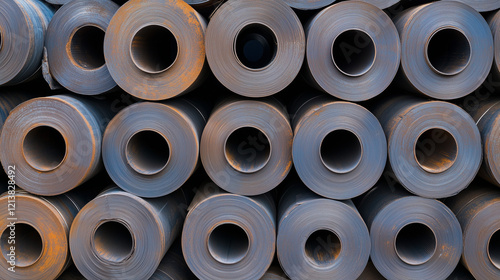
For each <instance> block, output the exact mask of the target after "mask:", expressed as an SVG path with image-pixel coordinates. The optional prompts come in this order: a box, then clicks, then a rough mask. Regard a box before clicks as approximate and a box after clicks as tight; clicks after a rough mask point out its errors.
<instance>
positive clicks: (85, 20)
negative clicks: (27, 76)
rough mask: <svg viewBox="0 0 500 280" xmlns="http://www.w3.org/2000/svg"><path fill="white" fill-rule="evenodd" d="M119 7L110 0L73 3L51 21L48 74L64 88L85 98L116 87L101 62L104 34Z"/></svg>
mask: <svg viewBox="0 0 500 280" xmlns="http://www.w3.org/2000/svg"><path fill="white" fill-rule="evenodd" d="M117 10H118V5H117V4H115V3H114V2H113V1H111V0H90V1H88V0H75V1H72V2H71V3H68V4H67V5H64V6H62V7H61V8H60V9H59V10H58V11H57V12H56V13H55V14H54V17H53V18H52V20H51V21H50V24H49V27H48V29H47V36H46V40H45V42H46V44H45V47H46V48H47V55H48V64H49V67H50V73H51V74H52V75H53V76H54V78H55V79H56V80H57V82H59V84H61V85H62V86H63V87H65V88H66V89H68V90H70V91H72V92H75V93H79V94H84V95H96V94H100V93H103V92H107V91H109V90H111V89H113V88H114V87H115V86H116V83H115V81H113V78H111V75H110V74H109V71H108V67H107V66H106V63H105V61H104V49H103V44H104V35H105V32H106V29H107V28H108V24H109V22H110V21H111V18H112V17H113V15H114V14H115V12H116V11H117Z"/></svg>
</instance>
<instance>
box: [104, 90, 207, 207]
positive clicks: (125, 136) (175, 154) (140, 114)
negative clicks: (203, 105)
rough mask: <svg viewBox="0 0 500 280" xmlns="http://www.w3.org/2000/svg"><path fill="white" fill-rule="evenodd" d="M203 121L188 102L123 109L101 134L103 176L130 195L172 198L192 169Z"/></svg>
mask: <svg viewBox="0 0 500 280" xmlns="http://www.w3.org/2000/svg"><path fill="white" fill-rule="evenodd" d="M206 118H207V117H206V116H204V115H203V114H202V113H201V111H200V110H199V109H198V108H197V106H196V105H195V103H193V102H191V101H190V100H188V99H181V100H178V99H177V100H170V101H166V102H164V103H152V102H141V103H136V104H133V105H131V106H128V107H127V108H125V109H123V110H122V111H120V112H119V113H118V114H117V115H116V116H115V117H114V118H113V119H112V120H111V122H110V123H109V124H108V126H107V128H106V131H105V133H104V138H103V161H104V165H105V167H106V170H107V171H108V173H109V175H110V177H111V178H112V179H113V181H114V182H115V183H116V184H117V185H118V186H119V187H120V188H122V189H124V190H126V191H128V192H131V193H133V194H135V195H138V196H141V197H160V196H164V195H167V194H170V193H172V192H173V191H175V190H177V189H178V188H179V187H181V186H182V185H183V184H184V183H185V182H186V181H187V180H188V178H189V177H190V176H191V175H192V174H193V172H194V171H195V170H196V168H197V166H198V154H199V149H200V144H199V142H200V138H201V134H202V131H203V128H204V126H205V123H206Z"/></svg>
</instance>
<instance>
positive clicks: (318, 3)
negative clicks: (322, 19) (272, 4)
mask: <svg viewBox="0 0 500 280" xmlns="http://www.w3.org/2000/svg"><path fill="white" fill-rule="evenodd" d="M284 1H285V3H287V4H288V6H290V7H292V8H294V9H298V10H317V9H321V8H324V7H326V6H329V5H331V4H332V3H334V2H335V1H336V0H284Z"/></svg>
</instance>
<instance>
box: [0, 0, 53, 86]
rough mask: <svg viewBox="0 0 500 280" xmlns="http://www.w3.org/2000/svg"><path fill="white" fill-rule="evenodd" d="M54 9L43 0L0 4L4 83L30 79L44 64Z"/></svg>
mask: <svg viewBox="0 0 500 280" xmlns="http://www.w3.org/2000/svg"><path fill="white" fill-rule="evenodd" d="M53 14H54V10H53V8H52V7H50V6H49V5H48V4H46V3H45V2H44V1H41V0H9V1H2V5H0V43H1V48H0V65H2V67H0V85H14V84H19V83H22V82H24V81H26V80H29V79H30V78H31V77H32V76H33V75H34V74H36V73H37V71H38V70H39V69H40V67H41V65H42V56H43V44H44V37H45V32H46V30H47V26H48V24H49V21H50V19H51V18H52V15H53Z"/></svg>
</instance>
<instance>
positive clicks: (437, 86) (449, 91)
mask: <svg viewBox="0 0 500 280" xmlns="http://www.w3.org/2000/svg"><path fill="white" fill-rule="evenodd" d="M393 20H394V24H395V25H396V28H397V29H398V31H399V36H400V38H401V43H402V44H401V67H400V70H401V71H400V72H401V75H400V77H399V79H398V81H400V82H401V83H402V84H403V85H405V86H406V88H407V89H408V90H412V91H414V92H420V93H422V94H425V95H427V96H429V97H432V98H436V99H443V100H449V99H456V98H460V97H463V96H465V95H467V94H469V93H471V92H473V91H474V90H476V89H477V88H478V87H479V86H480V85H481V84H482V83H483V82H484V80H485V79H486V77H487V76H488V73H489V72H490V69H491V64H492V61H493V38H492V36H491V31H490V30H489V28H488V24H487V23H486V21H485V20H484V18H483V17H482V16H481V14H479V13H478V12H477V11H476V10H474V9H473V8H471V7H469V6H467V5H465V4H463V3H459V2H453V1H438V2H434V3H431V4H425V5H422V6H418V7H414V8H410V9H408V10H406V11H404V12H403V13H401V14H399V15H398V16H396V17H395V18H394V19H393Z"/></svg>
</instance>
